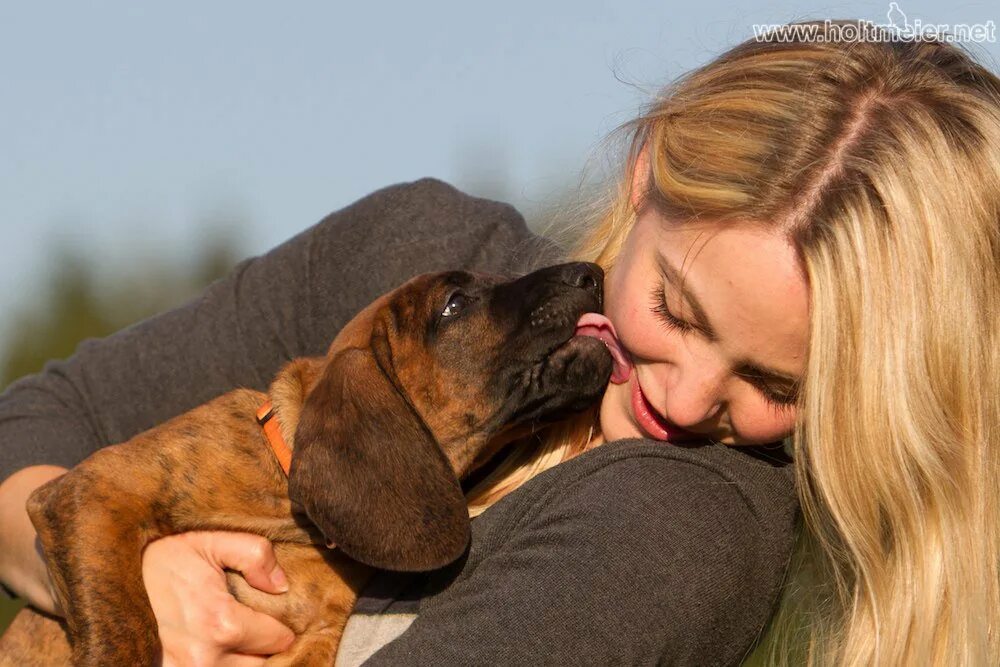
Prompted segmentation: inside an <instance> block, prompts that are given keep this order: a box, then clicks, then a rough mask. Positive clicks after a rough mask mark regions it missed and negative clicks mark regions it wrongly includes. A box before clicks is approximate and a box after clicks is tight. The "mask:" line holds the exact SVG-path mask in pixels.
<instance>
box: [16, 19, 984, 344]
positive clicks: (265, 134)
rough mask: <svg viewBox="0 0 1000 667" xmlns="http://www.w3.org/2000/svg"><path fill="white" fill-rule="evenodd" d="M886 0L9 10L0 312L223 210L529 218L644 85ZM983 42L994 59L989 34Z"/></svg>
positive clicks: (186, 237) (235, 213)
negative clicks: (66, 273)
mask: <svg viewBox="0 0 1000 667" xmlns="http://www.w3.org/2000/svg"><path fill="white" fill-rule="evenodd" d="M898 4H899V6H900V7H901V8H902V9H903V10H904V11H905V12H906V13H907V14H908V15H909V16H910V17H913V18H920V19H921V20H923V21H924V22H933V23H952V24H953V23H960V22H965V23H976V22H985V21H987V20H993V21H998V20H1000V9H998V8H997V5H996V4H995V2H994V1H992V0H991V1H990V2H966V3H948V4H945V3H940V2H908V1H906V0H902V1H901V2H898ZM888 8H889V3H888V2H881V1H879V2H840V3H830V2H826V3H822V2H787V1H785V2H768V3H762V2H753V3H742V4H739V5H737V6H735V7H734V5H733V4H732V3H730V2H723V1H722V0H703V1H702V2H698V3H694V4H693V5H692V4H689V3H680V2H668V1H662V0H661V1H660V2H646V1H639V0H635V1H633V0H617V1H614V2H612V1H606V2H598V1H595V0H577V1H574V2H569V1H562V0H560V1H557V2H509V1H508V2H502V3H476V2H471V1H466V2H447V3H445V2H425V3H415V2H398V3H392V4H390V3H379V2H372V3H360V2H353V3H350V5H349V6H348V5H347V4H346V3H334V2H326V3H319V2H295V3H275V2H267V3H264V2H251V1H243V2H230V1H226V2H197V3H195V2H186V1H176V2H171V3H157V4H156V5H155V6H154V5H153V4H152V3H125V2H120V3H116V2H94V3H68V2H65V3H49V2H30V3H29V2H18V3H13V2H11V3H5V4H4V6H3V7H2V8H0V82H2V84H3V90H2V93H0V95H2V104H0V232H2V233H3V239H4V243H3V246H2V248H3V249H2V251H0V252H2V256H0V287H2V289H0V313H7V312H10V310H11V309H12V308H17V307H20V306H23V305H24V304H26V303H30V301H31V300H32V298H33V297H35V296H37V288H38V285H39V284H40V283H41V282H42V279H43V278H44V276H45V275H46V273H47V272H49V271H51V270H52V268H53V267H52V261H53V256H52V253H51V251H52V248H53V246H54V244H57V243H59V244H63V245H66V246H69V247H72V248H74V249H76V250H77V251H79V252H80V253H81V254H83V255H85V256H87V257H90V258H92V259H93V260H94V261H95V262H96V263H97V264H98V265H100V266H101V268H102V271H103V272H104V274H105V276H106V277H107V279H108V280H114V278H115V276H116V272H120V271H123V270H124V268H123V267H126V268H127V269H129V270H131V269H132V268H133V267H134V266H135V263H136V261H137V258H138V260H139V261H141V259H142V258H169V259H172V260H175V261H177V262H181V263H183V262H184V261H185V259H186V258H187V257H189V256H191V254H192V253H193V252H194V251H195V249H196V248H197V247H198V244H199V243H200V242H201V240H202V239H203V235H204V234H205V233H206V229H209V228H211V227H212V225H213V224H215V223H219V221H224V220H226V219H235V220H239V221H241V223H242V226H241V227H240V228H239V230H238V231H239V233H240V235H241V236H242V237H243V238H244V239H245V241H244V242H243V245H242V247H241V248H240V249H239V252H240V253H241V254H244V255H248V254H255V253H258V252H262V251H264V250H266V249H267V248H269V247H271V246H273V245H275V244H277V243H279V242H280V241H282V240H283V239H285V238H287V237H289V236H291V235H293V234H294V233H296V232H297V231H299V230H301V229H303V228H304V227H306V226H308V225H310V224H312V223H313V222H316V221H317V220H318V219H319V218H321V217H322V216H323V215H325V214H326V213H328V212H329V211H331V210H334V209H336V208H339V207H341V206H343V205H345V204H347V203H349V202H351V201H353V200H354V199H356V198H358V197H360V196H362V195H364V194H366V193H368V192H370V191H372V190H374V189H376V188H378V187H381V186H383V185H387V184H389V183H394V182H398V181H402V180H410V179H415V178H419V177H421V176H436V177H439V178H442V179H445V180H447V181H450V182H452V183H454V184H456V185H457V186H459V187H462V188H463V189H466V190H468V191H471V192H483V193H488V194H494V193H498V192H499V193H503V194H504V195H505V197H506V198H507V199H508V200H509V201H511V203H513V204H515V205H516V206H518V207H519V208H521V209H522V210H524V211H526V212H528V213H529V214H530V213H531V212H532V211H533V210H536V209H537V206H538V204H539V202H543V201H545V200H547V199H548V198H550V197H552V196H553V195H557V194H559V192H560V191H561V188H563V187H564V185H565V184H566V183H568V182H572V181H573V180H574V179H576V178H577V177H578V175H579V172H580V169H581V168H582V167H583V166H584V164H585V163H586V162H587V160H588V159H597V160H600V159H601V154H600V152H599V142H600V141H601V139H602V138H604V137H605V135H606V134H607V133H608V132H609V131H610V130H611V129H612V128H614V127H615V126H616V125H617V124H619V123H621V122H622V121H625V120H627V119H628V118H630V117H631V116H632V115H633V114H634V113H635V111H636V110H637V109H638V107H639V105H640V104H642V103H643V102H644V101H645V99H646V95H647V94H648V93H649V92H651V91H653V90H655V89H656V88H657V87H659V86H660V85H662V84H664V83H667V82H668V81H669V80H670V79H672V78H674V77H676V76H677V75H679V74H681V73H683V72H684V71H686V70H688V69H690V68H692V67H694V66H697V65H699V64H702V63H704V62H706V61H708V60H710V59H711V58H712V57H714V56H716V55H718V54H719V53H721V52H722V51H723V50H725V49H726V48H728V47H730V46H732V45H735V44H736V43H737V42H739V41H742V40H744V39H747V38H749V37H751V36H752V30H751V24H753V23H782V22H788V21H793V20H801V19H806V18H849V17H859V18H867V19H871V20H875V21H878V22H884V21H885V16H886V12H887V10H888ZM977 48H978V49H979V50H980V52H981V53H983V54H984V55H985V56H986V57H988V58H992V59H993V60H992V61H988V64H989V66H990V67H991V68H992V69H993V70H994V71H996V70H997V67H996V65H995V63H996V61H997V60H1000V47H998V44H997V43H985V44H982V45H980V46H979V47H977ZM620 79H625V80H626V81H628V82H630V83H623V82H622V81H621V80H620ZM633 84H635V85H633ZM5 319H6V318H3V317H0V337H2V336H3V333H4V329H3V326H4V325H3V320H5Z"/></svg>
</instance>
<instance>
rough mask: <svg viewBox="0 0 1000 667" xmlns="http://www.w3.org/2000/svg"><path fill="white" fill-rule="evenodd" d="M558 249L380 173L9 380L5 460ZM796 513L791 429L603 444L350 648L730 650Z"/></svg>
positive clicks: (508, 506)
mask: <svg viewBox="0 0 1000 667" xmlns="http://www.w3.org/2000/svg"><path fill="white" fill-rule="evenodd" d="M563 259H564V258H563V257H562V256H561V252H560V249H559V248H557V247H555V246H554V245H553V244H551V243H550V242H548V241H546V240H545V239H542V238H540V237H537V236H534V235H533V234H531V232H530V231H529V230H528V229H527V227H526V226H525V224H524V220H523V219H522V218H521V216H520V215H519V214H518V213H517V211H515V210H514V209H513V208H512V207H510V206H508V205H505V204H501V203H498V202H493V201H489V200H484V199H477V198H474V197H470V196H468V195H465V194H463V193H461V192H459V191H458V190H456V189H454V188H452V187H451V186H449V185H447V184H445V183H442V182H440V181H436V180H433V179H424V180H421V181H416V182H414V183H408V184H399V185H394V186H390V187H388V188H384V189H382V190H379V191H378V192H375V193H373V194H371V195H369V196H367V197H365V198H363V199H361V200H359V201H358V202H355V203H354V204H352V205H350V206H348V207H346V208H344V209H342V210H340V211H338V212H335V213H333V214H331V215H330V216H328V217H327V218H325V219H324V220H322V221H321V222H320V223H318V224H317V225H315V226H313V227H311V228H309V229H307V230H305V231H304V232H302V233H300V234H299V235H297V236H295V237H294V238H292V239H290V240H289V241H287V242H285V243H284V244H282V245H280V246H278V247H277V248H275V249H274V250H272V251H270V252H268V253H266V254H265V255H262V256H260V257H255V258H251V259H248V260H246V261H244V262H242V263H241V264H240V265H239V266H238V267H237V268H236V269H234V270H233V272H232V273H231V274H230V275H229V276H227V277H226V278H224V279H222V280H220V281H217V282H216V283H214V284H213V285H211V286H210V287H209V288H207V289H206V290H205V291H204V293H203V294H201V295H200V296H199V297H197V298H195V299H194V300H192V301H190V302H189V303H187V304H186V305H184V306H182V307H180V308H177V309H174V310H172V311H170V312H167V313H164V314H162V315H159V316H156V317H154V318H151V319H149V320H146V321H144V322H141V323H139V324H137V325H134V326H132V327H130V328H128V329H126V330H123V331H121V332H119V333H117V334H114V335H113V336H109V337H108V338H105V339H101V340H89V341H86V342H84V343H82V344H81V345H80V347H79V348H78V350H77V352H76V353H75V354H74V355H73V356H72V357H70V358H69V359H67V360H65V361H57V362H51V363H49V364H48V365H47V366H46V367H45V370H44V371H43V372H41V373H39V374H37V375H34V376H30V377H27V378H24V379H22V380H20V381H19V382H16V383H15V384H13V385H12V386H11V387H10V388H8V390H7V391H6V392H5V393H4V394H2V395H0V479H4V478H6V477H7V476H9V475H10V474H11V473H12V472H14V471H15V470H18V469H20V468H22V467H25V466H29V465H35V464H40V463H51V464H57V465H63V466H67V467H69V466H73V465H75V464H76V463H77V462H79V461H80V460H81V459H83V458H84V457H86V456H87V455H88V454H90V453H92V452H93V451H95V450H96V449H97V448H99V447H102V446H105V445H107V444H111V443H115V442H120V441H123V440H126V439H128V438H129V437H131V436H133V435H135V434H136V433H139V432H141V431H143V430H145V429H147V428H149V427H151V426H153V425H155V424H157V423H160V422H162V421H164V420H166V419H167V418H169V417H172V416H174V415H176V414H179V413H181V412H184V411H186V410H188V409H190V408H192V407H194V406H196V405H198V404H200V403H202V402H204V401H206V400H208V399H210V398H212V397H214V396H216V395H218V394H220V393H223V392H225V391H228V390H230V389H232V388H234V387H239V386H246V387H252V388H255V389H264V388H265V387H266V386H267V384H268V383H269V381H270V380H271V378H272V376H273V375H274V373H275V372H276V371H277V370H278V368H279V367H280V366H281V365H282V364H283V363H284V362H286V361H287V360H289V359H291V358H293V357H297V356H302V355H319V354H322V353H323V352H324V351H325V349H326V347H327V346H328V344H329V342H330V340H332V338H333V336H334V334H335V333H336V332H337V331H338V330H339V329H340V328H341V327H342V326H343V325H344V324H345V323H346V322H347V321H348V320H350V318H351V317H352V316H353V315H354V314H355V313H356V312H358V311H359V310H360V309H361V308H362V307H363V306H364V305H366V304H367V303H369V302H370V301H372V300H374V299H375V298H376V297H377V296H378V295H380V294H381V293H383V292H385V291H388V290H389V289H391V288H392V287H394V286H396V285H397V284H399V283H401V282H403V281H404V280H405V279H407V278H408V277H410V276H412V275H415V274H418V273H423V272H425V271H436V270H444V269H453V268H469V269H475V270H481V271H490V272H496V273H508V274H512V275H517V274H521V273H524V272H526V271H529V270H531V269H533V268H537V267H539V266H543V265H545V264H551V263H555V262H557V261H562V260H563ZM796 512H797V506H796V501H795V493H794V480H793V477H792V473H791V466H790V465H788V462H787V460H785V459H784V458H783V457H782V456H781V454H780V450H779V449H776V448H727V447H723V446H719V445H702V446H685V447H680V446H673V445H667V444H664V443H659V442H655V441H652V440H640V439H635V440H622V441H617V442H612V443H608V444H607V445H604V446H602V447H599V448H596V449H594V450H592V451H590V452H587V453H586V454H584V455H581V456H579V457H577V458H576V459H574V460H572V461H569V462H567V463H565V464H562V465H560V466H557V467H555V468H553V469H551V470H549V471H547V472H545V473H543V474H541V475H539V476H538V477H536V478H535V479H533V480H531V481H530V482H529V483H528V484H526V485H525V486H523V487H522V488H520V489H518V490H517V491H516V492H514V493H512V494H511V495H510V496H508V497H507V498H505V499H504V500H502V501H501V502H499V503H498V504H497V505H495V506H494V507H492V508H490V509H489V510H488V511H487V512H486V513H484V514H483V515H482V516H481V517H479V518H478V519H476V520H475V521H474V522H473V540H472V544H471V547H470V550H469V551H468V553H467V554H466V556H465V557H464V558H463V559H461V560H460V561H459V562H457V563H455V564H453V565H452V566H450V567H448V568H444V569H443V570H440V571H438V572H434V573H431V574H429V575H418V576H403V575H396V574H392V573H384V574H381V575H379V576H377V577H375V579H374V580H373V581H372V584H371V585H370V586H369V588H368V589H367V590H366V591H365V594H364V595H363V596H362V598H361V599H360V600H359V602H358V606H357V608H356V610H355V614H354V615H353V616H352V617H351V622H350V623H349V625H348V631H347V632H346V633H345V637H344V644H343V647H342V653H343V656H344V657H343V659H344V661H347V662H349V661H350V660H351V659H354V660H355V661H357V660H360V659H362V658H364V657H366V656H367V655H368V654H369V653H370V652H371V651H372V650H375V649H379V647H380V646H381V648H380V650H378V651H377V652H376V653H375V655H374V656H372V658H371V659H370V660H369V661H368V663H367V664H378V665H382V664H385V665H402V664H413V665H418V664H419V665H451V664H477V665H487V664H488V665H503V664H533V665H534V664H654V663H655V664H660V663H668V664H684V665H687V664H690V665H694V664H697V665H715V664H719V665H727V664H738V663H739V662H740V661H741V660H742V658H743V657H744V656H745V655H746V653H747V651H748V650H749V649H750V647H751V645H752V643H753V641H754V639H755V638H756V637H757V636H758V634H759V633H760V631H761V630H762V628H763V626H764V625H765V623H766V622H767V620H768V618H769V616H770V614H771V613H772V611H773V608H774V605H775V603H776V600H777V596H778V592H779V589H780V585H781V582H782V580H783V577H784V572H785V568H786V564H787V562H788V559H789V554H790V552H791V548H792V541H793V540H792V534H793V525H794V522H795V518H796ZM396 635H399V636H398V638H396V639H394V640H393V641H389V643H387V644H385V645H384V646H382V644H383V643H384V642H385V641H386V640H387V639H389V638H391V637H395V636H396Z"/></svg>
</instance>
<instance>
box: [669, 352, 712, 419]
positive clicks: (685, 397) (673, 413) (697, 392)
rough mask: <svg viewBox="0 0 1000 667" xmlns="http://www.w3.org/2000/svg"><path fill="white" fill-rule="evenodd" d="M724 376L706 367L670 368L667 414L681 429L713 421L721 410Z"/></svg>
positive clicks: (675, 366)
mask: <svg viewBox="0 0 1000 667" xmlns="http://www.w3.org/2000/svg"><path fill="white" fill-rule="evenodd" d="M722 379H723V373H722V372H721V371H717V370H715V369H713V368H710V367H707V366H696V365H692V366H677V365H674V366H671V367H669V368H667V379H666V384H667V386H666V403H665V405H664V415H665V416H666V418H667V419H668V420H670V421H671V422H673V423H674V424H676V425H678V426H680V427H681V428H692V427H695V426H697V425H698V424H701V423H702V422H705V421H707V420H710V419H713V418H714V417H716V416H717V415H718V414H719V411H720V410H721V409H722V405H723V398H722V395H721V392H722V386H723V383H722Z"/></svg>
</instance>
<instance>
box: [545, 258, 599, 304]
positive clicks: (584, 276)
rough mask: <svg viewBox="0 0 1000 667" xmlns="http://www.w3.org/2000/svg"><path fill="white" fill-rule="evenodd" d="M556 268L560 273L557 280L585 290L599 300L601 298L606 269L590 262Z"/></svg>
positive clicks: (574, 263)
mask: <svg viewBox="0 0 1000 667" xmlns="http://www.w3.org/2000/svg"><path fill="white" fill-rule="evenodd" d="M556 268H557V269H558V272H559V273H558V275H557V278H558V279H559V280H560V281H562V282H563V283H565V284H567V285H569V286H570V287H579V288H580V289H585V290H587V291H588V292H590V293H591V294H593V295H594V296H596V297H597V298H598V299H600V298H601V295H602V292H603V290H602V284H603V283H604V269H602V268H601V267H600V266H598V265H597V264H592V263H590V262H573V263H571V264H563V265H562V266H559V267H556Z"/></svg>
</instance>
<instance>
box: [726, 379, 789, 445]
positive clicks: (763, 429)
mask: <svg viewBox="0 0 1000 667" xmlns="http://www.w3.org/2000/svg"><path fill="white" fill-rule="evenodd" d="M753 391H756V390H753ZM748 400H752V399H748ZM753 403H754V405H753V406H752V407H749V406H748V409H747V410H742V411H737V409H736V406H735V405H733V406H732V410H733V412H732V414H731V420H732V425H733V428H734V429H735V430H736V433H737V436H738V441H739V442H743V443H745V444H748V445H760V444H766V443H769V442H776V441H778V440H781V439H782V438H785V437H787V436H788V435H791V433H792V430H793V429H794V428H795V406H790V407H787V408H783V407H778V406H774V405H771V404H770V403H768V402H767V401H765V400H764V399H763V398H756V400H753Z"/></svg>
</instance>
